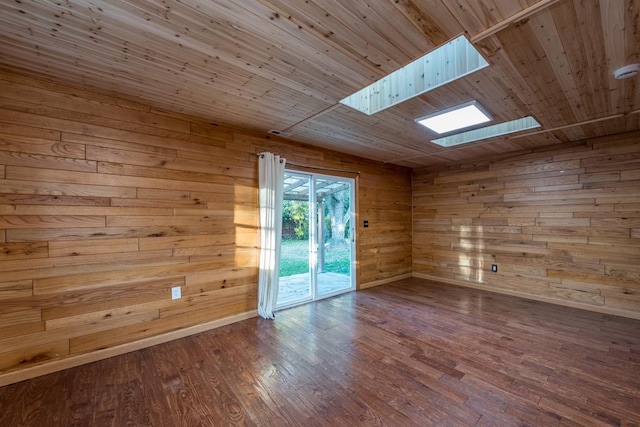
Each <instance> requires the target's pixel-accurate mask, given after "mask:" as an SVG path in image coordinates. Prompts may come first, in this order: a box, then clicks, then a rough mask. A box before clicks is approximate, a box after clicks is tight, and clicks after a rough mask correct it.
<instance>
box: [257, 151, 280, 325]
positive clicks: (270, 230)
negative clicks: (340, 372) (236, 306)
mask: <svg viewBox="0 0 640 427" xmlns="http://www.w3.org/2000/svg"><path fill="white" fill-rule="evenodd" d="M285 165H286V160H285V159H282V158H280V156H277V155H274V154H272V153H266V152H265V153H260V154H259V155H258V184H259V187H258V188H259V194H258V204H259V208H260V263H259V271H258V314H259V315H260V317H263V318H265V319H273V318H274V313H273V311H274V308H275V305H276V301H277V299H278V279H279V272H280V243H281V241H282V199H283V187H284V185H283V184H284V168H285Z"/></svg>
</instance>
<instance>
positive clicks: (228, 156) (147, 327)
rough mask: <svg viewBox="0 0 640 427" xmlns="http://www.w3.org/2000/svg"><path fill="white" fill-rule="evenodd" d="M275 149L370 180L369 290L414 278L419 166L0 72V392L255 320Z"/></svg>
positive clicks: (362, 259) (362, 271)
mask: <svg viewBox="0 0 640 427" xmlns="http://www.w3.org/2000/svg"><path fill="white" fill-rule="evenodd" d="M264 150H269V151H273V152H276V153H279V154H282V155H283V156H284V157H286V158H287V159H289V160H291V161H295V162H297V163H300V164H306V165H312V166H316V167H333V168H340V169H348V170H357V171H360V172H361V174H360V176H359V179H358V185H359V188H358V193H357V195H358V197H357V199H358V200H357V202H358V206H359V213H360V215H361V217H363V218H365V219H368V220H369V223H370V224H371V226H370V227H369V228H367V229H363V228H362V227H361V226H359V227H358V228H357V247H358V253H357V259H358V265H359V272H358V285H359V286H360V287H365V286H367V285H372V284H376V283H382V282H384V281H385V280H389V279H391V278H393V277H403V276H406V275H407V274H410V272H411V244H410V241H411V208H410V207H411V176H410V171H409V170H408V169H403V168H399V167H392V166H385V165H382V164H377V163H373V162H369V161H365V160H363V159H358V158H355V157H349V156H341V155H339V154H337V153H334V152H330V151H322V150H318V149H312V148H308V147H305V146H303V145H299V144H293V143H287V142H283V141H276V140H274V139H272V138H271V139H270V138H267V137H265V136H261V135H256V134H251V133H250V132H248V131H240V130H230V129H224V128H220V127H219V126H215V125H212V124H209V123H207V122H205V121H203V120H200V119H197V118H194V117H187V116H182V115H179V114H172V113H169V112H164V111H158V110H154V109H153V108H151V107H149V106H145V105H141V104H137V103H133V102H128V101H123V100H120V99H115V98H110V97H106V96H99V95H94V94H90V93H87V92H83V91H79V90H75V89H71V88H69V87H64V86H57V85H53V84H47V83H45V82H41V81H37V80H32V79H27V78H24V77H21V76H19V75H17V74H13V73H11V72H9V71H7V70H4V71H0V248H1V251H0V385H2V384H3V383H8V382H12V381H17V380H20V379H23V378H26V377H29V376H31V375H35V374H38V373H43V372H47V371H50V370H54V369H55V367H56V366H57V367H58V368H61V367H66V366H71V365H73V364H77V363H82V362H85V361H90V360H93V359H96V358H100V357H106V356H109V355H112V354H117V353H118V352H123V351H126V350H128V349H134V348H136V347H142V346H145V345H149V344H153V343H155V342H159V341H161V340H162V339H165V338H166V339H168V338H171V337H175V336H179V335H180V331H187V332H189V331H191V332H193V331H197V330H201V329H206V328H207V327H212V326H215V325H216V324H219V323H215V322H225V321H233V320H237V319H240V318H245V317H250V316H253V315H255V308H256V289H257V285H256V282H257V245H258V238H257V237H258V234H257V230H256V227H257V207H256V205H257V159H256V155H255V153H257V152H259V151H264ZM175 286H179V287H181V290H182V296H183V297H182V299H180V300H171V297H170V289H171V287H175ZM211 322H213V323H211ZM199 326H200V329H198V327H199ZM189 328H191V329H189ZM194 328H195V329H194ZM171 334H174V335H171ZM158 337H160V338H159V339H158ZM162 337H164V338H162ZM167 337H168V338H167ZM60 361H62V362H60ZM65 361H68V362H65ZM57 362H60V363H58V364H57V365H56V363H57Z"/></svg>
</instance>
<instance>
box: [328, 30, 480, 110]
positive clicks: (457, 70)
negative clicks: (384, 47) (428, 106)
mask: <svg viewBox="0 0 640 427" xmlns="http://www.w3.org/2000/svg"><path fill="white" fill-rule="evenodd" d="M488 65H489V63H488V62H487V61H486V60H485V59H484V58H483V57H482V55H480V53H479V52H478V51H477V50H476V48H475V47H473V45H472V44H471V43H470V42H469V40H467V38H466V37H465V36H460V37H457V38H455V39H453V40H451V41H450V42H448V43H446V44H444V45H442V46H440V47H438V48H436V49H435V50H433V51H431V52H429V53H427V54H426V55H424V56H423V57H421V58H418V59H416V60H415V61H413V62H410V63H409V64H407V65H405V66H404V67H402V68H400V69H398V70H396V71H394V72H393V73H391V74H389V75H388V76H386V77H383V78H382V79H380V80H378V81H377V82H375V83H372V84H370V85H369V86H367V87H365V88H364V89H361V90H359V91H357V92H355V93H354V94H352V95H349V96H347V97H346V98H344V99H342V100H341V101H340V103H342V104H344V105H347V106H349V107H351V108H355V109H356V110H359V111H361V112H363V113H365V114H369V115H371V114H374V113H377V112H378V111H382V110H384V109H386V108H389V107H391V106H394V105H396V104H399V103H401V102H403V101H406V100H407V99H411V98H413V97H415V96H418V95H421V94H423V93H425V92H428V91H430V90H432V89H435V88H437V87H439V86H442V85H445V84H447V83H450V82H452V81H454V80H457V79H459V78H461V77H464V76H466V75H468V74H471V73H473V72H474V71H478V70H480V69H482V68H484V67H487V66H488Z"/></svg>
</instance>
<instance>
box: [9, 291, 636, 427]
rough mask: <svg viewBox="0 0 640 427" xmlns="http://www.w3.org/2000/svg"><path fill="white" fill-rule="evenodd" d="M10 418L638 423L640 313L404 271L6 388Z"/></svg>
mask: <svg viewBox="0 0 640 427" xmlns="http://www.w3.org/2000/svg"><path fill="white" fill-rule="evenodd" d="M0 409H1V410H0V425H1V426H49V425H55V426H123V425H152V426H199V425H202V426H221V425H248V426H284V425H294V426H296V425H300V426H356V425H385V426H426V425H438V426H442V425H448V426H449V425H451V426H457V425H461V426H486V425H498V426H510V425H514V426H515V425H520V426H524V425H528V426H565V425H567V426H571V425H573V426H577V425H581V426H585V425H610V426H622V425H624V426H638V425H640V321H637V320H631V319H625V318H619V317H615V316H610V315H603V314H598V313H592V312H586V311H581V310H577V309H570V308H565V307H559V306H554V305H549V304H545V303H541V302H536V301H527V300H522V299H518V298H514V297H509V296H504V295H497V294H491V293H487V292H483V291H478V290H473V289H465V288H458V287H454V286H450V285H441V284H437V283H434V282H429V281H426V280H420V279H407V280H402V281H399V282H396V283H393V284H390V285H385V286H380V287H377V288H371V289H368V290H364V291H360V292H357V293H351V294H346V295H342V296H339V297H336V298H332V299H328V300H323V301H320V302H317V303H312V304H308V305H305V306H300V307H296V308H293V309H289V310H286V311H282V312H278V313H277V316H276V320H275V321H266V320H262V319H250V320H247V321H243V322H240V323H236V324H233V325H230V326H226V327H222V328H219V329H216V330H212V331H209V332H206V333H202V334H198V335H194V336H192V337H188V338H184V339H180V340H177V341H173V342H170V343H166V344H162V345H158V346H155V347H151V348H148V349H145V350H141V351H137V352H135V353H130V354H126V355H123V356H119V357H114V358H111V359H108V360H104V361H100V362H96V363H92V364H89V365H85V366H81V367H78V368H74V369H69V370H66V371H62V372H58V373H55V374H51V375H47V376H43V377H40V378H36V379H33V380H29V381H25V382H22V383H18V384H13V385H10V386H6V387H3V388H0Z"/></svg>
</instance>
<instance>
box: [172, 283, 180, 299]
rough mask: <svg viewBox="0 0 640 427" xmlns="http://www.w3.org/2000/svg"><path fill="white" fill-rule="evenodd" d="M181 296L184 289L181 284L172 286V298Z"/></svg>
mask: <svg viewBox="0 0 640 427" xmlns="http://www.w3.org/2000/svg"><path fill="white" fill-rule="evenodd" d="M180 298H182V291H181V288H180V286H176V287H174V288H171V299H180Z"/></svg>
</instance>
